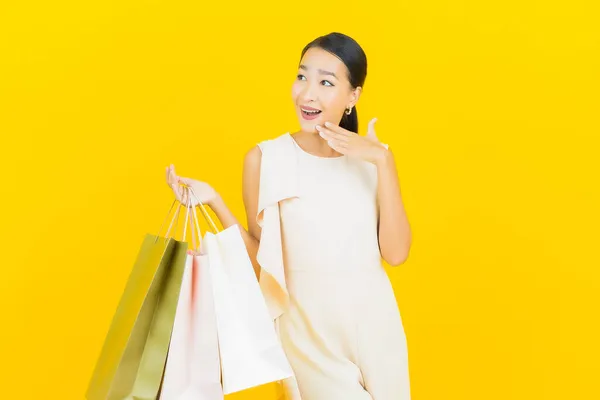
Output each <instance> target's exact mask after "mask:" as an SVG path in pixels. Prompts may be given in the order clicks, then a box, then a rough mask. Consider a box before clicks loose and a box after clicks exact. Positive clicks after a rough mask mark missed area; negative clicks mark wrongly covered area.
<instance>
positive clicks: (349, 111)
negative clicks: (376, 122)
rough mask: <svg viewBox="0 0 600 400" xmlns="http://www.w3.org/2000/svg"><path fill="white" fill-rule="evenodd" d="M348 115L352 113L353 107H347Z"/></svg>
mask: <svg viewBox="0 0 600 400" xmlns="http://www.w3.org/2000/svg"><path fill="white" fill-rule="evenodd" d="M345 112H346V115H350V114H351V113H352V107H350V108H346V111H345Z"/></svg>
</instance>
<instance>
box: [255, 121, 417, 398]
mask: <svg viewBox="0 0 600 400" xmlns="http://www.w3.org/2000/svg"><path fill="white" fill-rule="evenodd" d="M258 145H259V147H260V148H261V150H262V162H261V178H260V179H261V182H260V190H259V193H260V194H259V212H258V216H257V221H259V224H260V225H261V226H262V228H263V233H262V235H261V244H260V247H259V255H260V257H258V261H259V264H261V267H262V268H263V269H264V271H261V279H260V285H261V289H262V290H263V294H264V295H265V298H266V300H267V304H268V305H269V306H270V309H271V310H272V315H273V317H274V320H275V322H276V330H277V332H278V336H279V338H280V340H281V344H282V346H283V349H284V351H285V353H286V356H287V358H288V360H289V362H290V365H291V366H292V369H293V371H294V374H295V377H293V378H291V379H290V380H287V382H282V384H283V387H284V393H285V396H284V398H285V399H291V400H300V399H301V400H338V399H339V400H409V399H410V383H409V374H408V352H407V345H406V336H405V332H404V327H403V324H402V319H401V316H400V312H399V310H398V306H397V302H396V298H395V296H394V292H393V289H392V286H391V283H390V281H389V278H388V276H387V274H386V272H385V270H384V268H383V266H382V264H381V256H380V251H379V244H378V238H377V224H378V223H377V222H378V210H377V202H376V201H377V169H376V167H375V166H374V165H373V164H371V163H368V162H365V161H362V160H357V159H353V158H350V157H347V156H341V157H334V158H326V157H319V156H315V155H312V154H310V153H307V152H305V151H304V150H303V149H302V148H301V147H300V146H299V145H298V144H297V142H296V141H295V139H294V138H293V137H292V136H291V135H290V134H289V133H285V134H283V135H281V136H279V137H277V138H275V139H271V140H266V141H263V142H261V143H259V144H258ZM267 211H268V212H269V213H268V212H267ZM263 240H264V243H263ZM277 242H279V243H277Z"/></svg>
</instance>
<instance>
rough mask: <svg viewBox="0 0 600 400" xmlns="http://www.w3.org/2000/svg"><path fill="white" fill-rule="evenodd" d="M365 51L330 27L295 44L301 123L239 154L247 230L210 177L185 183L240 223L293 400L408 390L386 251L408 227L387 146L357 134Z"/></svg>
mask: <svg viewBox="0 0 600 400" xmlns="http://www.w3.org/2000/svg"><path fill="white" fill-rule="evenodd" d="M366 75H367V59H366V55H365V53H364V51H363V50H362V48H361V47H360V46H359V45H358V43H356V41H354V40H353V39H352V38H350V37H348V36H346V35H343V34H340V33H336V32H334V33H330V34H328V35H325V36H321V37H318V38H317V39H315V40H314V41H312V42H311V43H309V44H308V45H307V46H306V47H305V48H304V49H303V50H302V53H301V57H300V63H299V67H298V74H297V78H296V80H295V81H294V83H293V85H292V100H293V102H294V106H295V110H296V113H297V116H298V119H299V122H300V130H299V131H297V132H295V133H293V134H290V133H285V134H282V135H279V136H277V137H276V138H274V139H269V140H264V141H262V142H260V143H259V144H258V145H257V146H255V147H253V148H252V149H250V150H249V151H248V152H247V154H246V155H245V159H244V171H243V200H244V205H245V208H246V214H247V224H248V230H246V229H244V228H243V227H242V225H241V224H240V223H239V221H238V220H237V219H236V218H235V216H234V215H233V214H232V213H231V212H230V210H229V209H228V208H227V206H226V205H225V203H224V202H223V200H222V198H221V197H220V196H219V194H218V193H216V192H215V190H214V189H213V188H212V187H211V186H210V185H209V184H207V183H205V182H201V181H198V180H194V179H190V178H182V177H178V176H177V175H176V173H175V170H174V167H173V166H172V165H171V166H169V167H167V171H166V172H167V183H168V184H169V186H170V187H171V188H172V189H173V191H174V192H175V195H176V196H177V197H178V198H179V199H180V201H182V202H184V203H185V200H186V199H184V198H183V197H184V193H186V191H183V189H182V186H180V184H179V183H183V184H185V185H190V186H192V188H193V189H194V192H195V194H196V195H197V196H198V198H199V200H200V201H201V202H203V203H204V204H206V205H208V206H210V207H211V208H212V210H213V211H214V212H215V214H216V216H217V217H218V218H219V220H220V222H221V223H222V225H223V227H224V228H228V227H230V226H233V225H237V226H239V229H240V231H241V233H242V236H243V238H244V241H245V243H246V247H247V249H248V253H249V255H250V258H251V260H252V262H253V265H254V268H255V273H256V276H257V278H258V279H259V282H260V286H261V290H263V294H264V295H265V299H266V301H267V304H268V306H269V310H270V311H271V313H272V316H273V318H274V320H275V321H276V328H277V331H278V334H279V337H280V339H281V343H282V345H283V348H284V350H285V352H286V356H287V357H288V359H289V361H290V364H291V366H292V368H293V370H294V374H295V377H294V378H291V379H288V380H286V381H285V382H284V392H285V393H286V398H288V399H293V400H299V399H302V400H372V399H374V400H408V399H410V388H409V374H408V354H407V347H406V337H405V333H404V328H403V324H402V320H401V317H400V313H399V311H398V307H397V303H396V299H395V296H394V292H393V289H392V286H391V284H390V282H389V279H388V277H387V275H386V273H385V270H384V269H383V266H382V264H381V259H383V260H385V261H386V262H387V263H388V264H390V265H393V266H397V265H400V264H402V263H404V261H405V260H406V259H407V257H408V254H409V249H410V245H411V231H410V227H409V222H408V220H407V216H406V213H405V210H404V206H403V202H402V197H401V193H400V185H399V182H398V174H397V171H396V166H395V161H394V156H393V153H392V150H391V149H389V148H388V146H387V145H384V144H382V143H381V142H380V141H379V140H378V139H377V137H376V135H375V130H374V123H375V121H376V120H375V119H373V120H371V121H370V122H369V124H368V129H367V134H366V135H359V134H358V119H357V112H356V104H357V102H358V100H359V98H360V95H361V92H362V89H363V85H364V82H365V78H366Z"/></svg>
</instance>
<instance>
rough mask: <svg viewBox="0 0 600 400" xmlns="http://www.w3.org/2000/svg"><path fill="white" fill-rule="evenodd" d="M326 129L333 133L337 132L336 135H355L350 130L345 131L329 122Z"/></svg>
mask: <svg viewBox="0 0 600 400" xmlns="http://www.w3.org/2000/svg"><path fill="white" fill-rule="evenodd" d="M325 128H327V129H330V130H331V131H333V132H335V133H337V134H339V135H342V136H352V135H354V132H350V131H349V130H347V129H344V128H342V127H341V126H339V125H336V124H334V123H332V122H329V121H326V122H325Z"/></svg>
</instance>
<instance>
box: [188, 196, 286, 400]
mask: <svg viewBox="0 0 600 400" xmlns="http://www.w3.org/2000/svg"><path fill="white" fill-rule="evenodd" d="M192 194H193V191H192ZM200 206H201V207H200V208H201V210H202V211H203V213H204V217H205V218H206V219H207V221H209V223H210V224H211V226H212V228H213V231H214V232H215V233H211V232H206V234H205V235H204V240H203V243H202V245H203V249H204V251H205V252H206V254H207V255H208V261H209V265H210V267H209V268H210V276H211V279H212V287H213V295H214V303H215V312H216V320H217V331H218V340H219V354H220V360H221V376H222V385H223V386H222V387H223V392H224V394H226V395H227V394H230V393H234V392H239V391H241V390H245V389H248V388H252V387H255V386H259V385H263V384H266V383H271V382H276V381H279V380H282V379H286V378H289V377H291V376H293V371H292V368H291V366H290V364H289V362H288V360H287V357H286V356H285V353H284V351H283V347H282V346H281V343H280V341H279V338H278V337H277V333H276V332H275V325H274V323H273V321H272V319H271V316H270V315H269V311H268V309H267V305H266V303H265V300H264V298H263V296H262V292H261V290H260V287H259V284H258V281H257V280H256V275H255V274H254V269H253V267H252V262H251V261H250V257H249V255H248V252H247V250H246V246H245V244H244V240H243V238H242V235H241V232H240V230H239V227H238V226H237V225H233V226H231V227H229V228H227V229H225V230H222V231H220V232H217V229H216V226H215V224H214V222H212V220H211V219H210V216H209V215H208V213H207V212H206V210H204V208H203V207H202V204H200Z"/></svg>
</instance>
